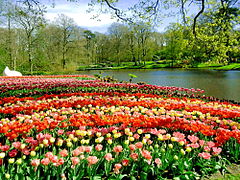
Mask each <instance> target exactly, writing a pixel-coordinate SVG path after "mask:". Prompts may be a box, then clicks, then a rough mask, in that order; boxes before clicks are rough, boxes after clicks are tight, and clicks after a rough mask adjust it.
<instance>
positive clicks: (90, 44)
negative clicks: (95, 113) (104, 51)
mask: <svg viewBox="0 0 240 180" xmlns="http://www.w3.org/2000/svg"><path fill="white" fill-rule="evenodd" d="M83 36H84V37H85V39H86V45H85V48H86V50H87V58H88V61H90V59H91V60H92V64H94V50H95V47H94V44H95V43H94V40H95V37H96V35H95V34H94V33H92V32H91V31H89V30H85V31H83Z"/></svg>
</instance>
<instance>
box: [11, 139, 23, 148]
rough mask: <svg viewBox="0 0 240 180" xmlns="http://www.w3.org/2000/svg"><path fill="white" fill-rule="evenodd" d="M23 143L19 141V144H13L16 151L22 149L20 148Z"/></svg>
mask: <svg viewBox="0 0 240 180" xmlns="http://www.w3.org/2000/svg"><path fill="white" fill-rule="evenodd" d="M21 144H22V143H21V142H19V141H17V142H13V143H12V145H13V147H15V148H16V149H19V148H20V146H21Z"/></svg>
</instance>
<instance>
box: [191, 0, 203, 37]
mask: <svg viewBox="0 0 240 180" xmlns="http://www.w3.org/2000/svg"><path fill="white" fill-rule="evenodd" d="M201 2H202V8H201V10H200V11H199V12H198V13H197V15H196V16H195V17H194V19H193V34H194V36H195V38H197V32H196V24H197V18H198V17H199V16H200V15H201V14H202V13H203V12H204V9H205V0H201Z"/></svg>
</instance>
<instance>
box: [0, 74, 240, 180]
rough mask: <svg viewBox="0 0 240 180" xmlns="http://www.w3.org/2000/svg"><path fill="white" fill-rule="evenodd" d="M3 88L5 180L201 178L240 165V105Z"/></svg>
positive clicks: (143, 94)
mask: <svg viewBox="0 0 240 180" xmlns="http://www.w3.org/2000/svg"><path fill="white" fill-rule="evenodd" d="M0 83H1V87H0V91H1V98H0V106H1V108H0V118H1V121H0V143H1V144H0V164H1V166H2V168H0V172H1V173H0V179H4V178H8V179H9V178H11V179H16V178H18V179H23V178H24V177H25V178H27V179H47V178H48V179H82V178H83V179H101V178H106V179H122V178H124V179H134V178H135V179H163V178H170V179H172V178H180V179H197V178H200V177H202V176H205V175H209V174H212V173H213V172H215V171H217V170H224V168H225V166H226V164H228V163H233V162H234V163H239V158H240V153H239V152H240V130H239V129H240V123H239V121H240V105H238V104H232V103H229V102H221V101H215V100H211V98H206V97H204V96H202V95H201V93H203V91H202V90H200V89H197V90H195V89H187V88H177V87H160V86H153V85H138V84H124V83H106V82H101V81H99V80H84V81H80V80H77V79H74V78H68V79H62V78H58V79H56V78H53V79H48V78H37V77H36V78H21V79H17V78H4V79H0ZM13 96H15V97H13ZM196 97H199V98H196ZM200 97H202V98H200ZM42 174H44V177H43V176H41V175H42Z"/></svg>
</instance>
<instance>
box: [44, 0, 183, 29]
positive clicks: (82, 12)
mask: <svg viewBox="0 0 240 180" xmlns="http://www.w3.org/2000/svg"><path fill="white" fill-rule="evenodd" d="M136 1H137V0H119V3H118V4H117V7H120V8H126V7H129V6H130V5H133V4H134V3H135V2H136ZM45 2H46V4H49V2H51V1H48V0H46V1H45ZM88 3H90V0H79V2H76V3H75V2H68V1H67V0H55V7H51V6H50V5H48V6H47V7H48V9H47V13H46V18H47V19H49V20H50V21H54V19H55V18H56V17H57V16H58V14H65V15H66V16H68V17H70V18H73V20H74V21H75V23H76V24H77V25H78V26H80V27H83V28H87V29H89V30H91V31H98V32H100V33H105V32H106V31H107V28H108V27H109V26H110V25H111V24H112V23H113V22H117V19H113V18H112V17H111V14H101V15H100V16H99V18H98V19H92V17H93V16H94V15H95V14H96V12H92V13H87V10H88V9H89V6H88ZM96 8H98V7H96ZM178 19H179V18H173V17H171V18H165V19H164V20H163V21H162V23H161V24H160V25H159V27H157V28H156V29H157V31H159V32H162V31H164V29H165V28H166V27H167V25H169V23H171V22H177V21H179V20H178Z"/></svg>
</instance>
